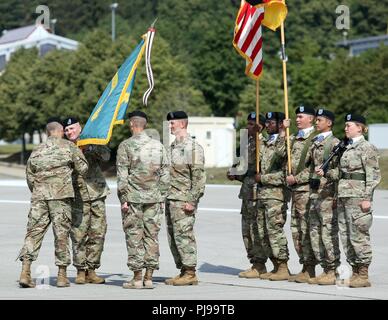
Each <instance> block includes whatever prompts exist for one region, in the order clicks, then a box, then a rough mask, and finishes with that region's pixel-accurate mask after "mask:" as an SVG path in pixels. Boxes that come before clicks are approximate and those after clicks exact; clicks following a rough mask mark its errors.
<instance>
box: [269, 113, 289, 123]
mask: <svg viewBox="0 0 388 320" xmlns="http://www.w3.org/2000/svg"><path fill="white" fill-rule="evenodd" d="M265 118H266V120H276V121H283V120H284V119H285V118H286V116H285V114H284V113H283V112H267V113H266V115H265Z"/></svg>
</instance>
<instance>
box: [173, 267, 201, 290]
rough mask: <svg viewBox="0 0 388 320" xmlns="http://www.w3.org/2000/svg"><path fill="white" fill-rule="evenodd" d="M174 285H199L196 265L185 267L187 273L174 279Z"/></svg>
mask: <svg viewBox="0 0 388 320" xmlns="http://www.w3.org/2000/svg"><path fill="white" fill-rule="evenodd" d="M172 284H173V285H174V286H191V285H194V286H195V285H197V284H198V279H197V276H196V274H195V267H185V273H184V274H183V276H181V277H179V278H178V279H176V280H174V281H173V283H172Z"/></svg>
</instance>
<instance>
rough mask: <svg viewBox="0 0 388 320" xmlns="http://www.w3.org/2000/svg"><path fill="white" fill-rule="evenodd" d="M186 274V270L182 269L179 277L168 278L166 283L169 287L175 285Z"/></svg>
mask: <svg viewBox="0 0 388 320" xmlns="http://www.w3.org/2000/svg"><path fill="white" fill-rule="evenodd" d="M184 274H185V269H184V268H182V269H181V273H180V274H178V275H177V276H175V277H174V278H168V279H166V280H164V283H165V284H166V285H168V286H172V285H173V283H174V280H177V279H179V278H180V277H182V276H183V275H184Z"/></svg>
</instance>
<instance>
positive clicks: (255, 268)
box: [238, 263, 267, 279]
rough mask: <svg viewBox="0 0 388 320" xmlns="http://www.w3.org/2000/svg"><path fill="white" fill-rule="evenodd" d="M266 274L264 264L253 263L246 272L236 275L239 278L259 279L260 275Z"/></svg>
mask: <svg viewBox="0 0 388 320" xmlns="http://www.w3.org/2000/svg"><path fill="white" fill-rule="evenodd" d="M264 273H267V268H266V267H265V264H264V263H254V264H253V265H252V267H251V268H250V269H248V270H245V271H242V272H240V273H239V274H238V276H239V278H247V279H254V278H260V275H261V274H264Z"/></svg>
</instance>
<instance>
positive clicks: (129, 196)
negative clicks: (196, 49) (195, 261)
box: [116, 110, 170, 289]
mask: <svg viewBox="0 0 388 320" xmlns="http://www.w3.org/2000/svg"><path fill="white" fill-rule="evenodd" d="M128 118H129V128H130V130H131V133H132V136H131V137H130V138H129V139H126V140H124V141H123V142H121V143H120V145H119V148H118V150H117V160H116V166H117V194H118V197H119V199H120V203H121V213H122V222H123V229H124V232H125V238H126V244H127V251H128V262H127V265H128V267H129V269H130V270H132V271H133V273H134V276H133V278H132V280H130V281H129V282H125V283H124V284H123V288H125V289H141V288H143V287H144V288H147V289H152V288H153V283H152V275H153V272H154V270H155V269H156V270H157V269H159V243H158V235H159V231H160V224H161V222H162V217H163V209H164V202H165V200H166V197H167V193H168V189H169V186H170V171H169V160H168V156H167V152H166V150H165V148H164V146H163V145H162V144H161V143H160V142H159V141H157V140H155V139H152V138H150V137H149V136H148V135H147V134H146V132H145V128H146V125H147V121H148V118H147V115H146V114H145V113H144V112H142V111H139V110H137V111H133V112H131V113H130V114H129V115H128ZM143 269H146V270H145V275H144V279H143V278H142V277H143V275H142V272H143Z"/></svg>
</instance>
